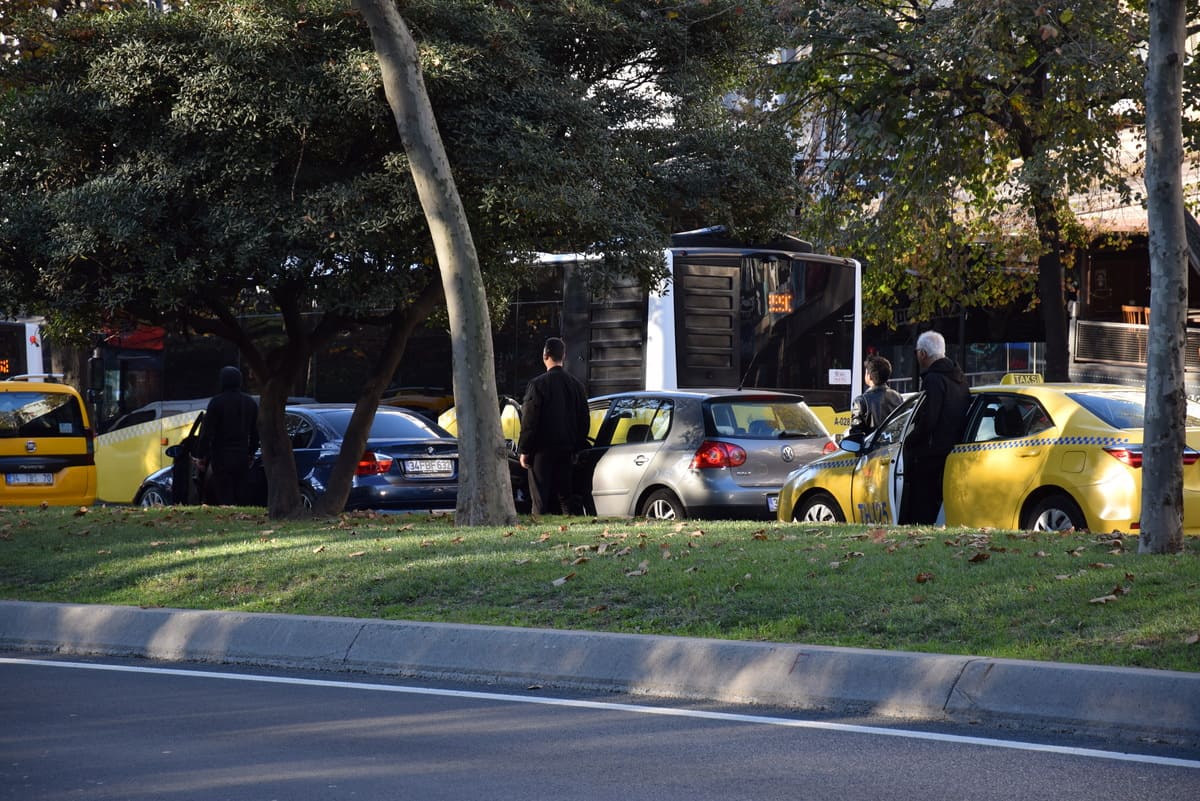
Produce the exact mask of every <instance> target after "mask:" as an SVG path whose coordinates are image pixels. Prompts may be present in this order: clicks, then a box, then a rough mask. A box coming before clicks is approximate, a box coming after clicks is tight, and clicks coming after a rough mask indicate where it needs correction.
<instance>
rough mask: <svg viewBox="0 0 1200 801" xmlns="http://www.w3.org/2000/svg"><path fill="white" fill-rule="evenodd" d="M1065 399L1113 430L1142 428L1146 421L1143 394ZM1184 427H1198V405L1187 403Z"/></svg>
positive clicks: (1074, 394) (1084, 395)
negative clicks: (1085, 410) (1076, 404)
mask: <svg viewBox="0 0 1200 801" xmlns="http://www.w3.org/2000/svg"><path fill="white" fill-rule="evenodd" d="M1067 397H1068V398H1070V399H1071V400H1073V401H1075V402H1076V403H1078V404H1079V405H1080V406H1082V407H1083V408H1085V409H1087V410H1088V411H1089V412H1091V413H1092V414H1094V415H1096V416H1097V417H1099V418H1100V419H1101V420H1103V421H1104V422H1105V423H1107V424H1108V425H1110V426H1112V427H1113V428H1142V427H1143V426H1145V424H1146V423H1145V419H1146V396H1145V394H1144V393H1143V392H1141V391H1140V390H1139V391H1135V392H1129V391H1125V392H1120V391H1114V392H1068V393H1067ZM1184 425H1186V426H1187V427H1188V428H1196V427H1198V426H1200V405H1197V404H1196V403H1195V402H1193V401H1188V404H1187V413H1186V417H1185V422H1184Z"/></svg>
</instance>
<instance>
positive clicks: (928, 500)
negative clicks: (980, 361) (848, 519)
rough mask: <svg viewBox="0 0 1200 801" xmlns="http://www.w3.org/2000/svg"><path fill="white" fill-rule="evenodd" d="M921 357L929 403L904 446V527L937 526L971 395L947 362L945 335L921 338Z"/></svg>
mask: <svg viewBox="0 0 1200 801" xmlns="http://www.w3.org/2000/svg"><path fill="white" fill-rule="evenodd" d="M916 351H917V353H916V355H917V363H918V364H919V365H920V366H921V391H922V392H923V393H924V398H922V400H921V403H920V405H919V406H918V407H917V411H916V413H914V414H913V420H912V427H911V428H910V429H909V433H908V437H906V438H905V440H904V498H903V500H902V501H901V504H900V522H901V523H917V524H930V523H936V522H937V518H938V512H939V511H940V510H941V508H942V478H943V476H944V474H945V471H946V457H947V456H949V455H950V451H951V449H953V448H954V446H955V445H957V444H958V442H959V440H961V439H962V433H963V427H964V426H965V424H966V420H967V408H968V406H969V405H970V403H971V393H970V390H969V388H968V387H967V379H966V376H964V375H963V371H962V370H961V369H959V367H958V365H957V364H955V363H954V362H953V361H952V360H951V359H949V358H948V357H947V356H946V340H945V338H944V337H942V335H941V334H939V333H937V332H936V331H926V332H925V333H923V334H921V335H920V336H919V337H917V345H916Z"/></svg>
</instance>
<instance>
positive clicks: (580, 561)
mask: <svg viewBox="0 0 1200 801" xmlns="http://www.w3.org/2000/svg"><path fill="white" fill-rule="evenodd" d="M587 561H589V560H588V558H587V557H586V556H580V557H577V558H576V559H575V561H574V562H571V564H573V565H582V564H583V563H584V562H587Z"/></svg>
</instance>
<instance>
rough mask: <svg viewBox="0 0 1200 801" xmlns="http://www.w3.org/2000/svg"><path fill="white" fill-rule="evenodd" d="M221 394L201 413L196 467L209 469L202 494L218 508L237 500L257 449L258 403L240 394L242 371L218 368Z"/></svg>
mask: <svg viewBox="0 0 1200 801" xmlns="http://www.w3.org/2000/svg"><path fill="white" fill-rule="evenodd" d="M220 385H221V391H220V392H219V393H218V394H216V395H214V396H213V398H212V400H210V401H209V402H208V408H207V409H205V410H204V422H203V424H202V426H201V432H200V448H199V456H200V459H199V465H198V466H199V468H200V472H201V474H203V472H204V470H205V468H206V467H207V468H211V470H212V472H211V473H210V474H209V476H208V479H207V481H206V482H205V488H206V492H205V495H207V496H208V498H209V499H210V500H211V501H212V502H213V503H215V504H217V505H218V506H232V505H234V504H236V503H237V502H238V501H239V500H241V498H240V497H239V491H244V488H245V487H246V485H247V482H248V479H249V475H250V463H251V461H252V460H253V459H254V452H255V451H256V450H258V404H257V403H255V402H254V398H252V397H250V396H249V395H247V394H246V393H244V392H242V372H241V371H240V370H238V369H237V368H236V367H232V366H228V367H222V368H221V377H220Z"/></svg>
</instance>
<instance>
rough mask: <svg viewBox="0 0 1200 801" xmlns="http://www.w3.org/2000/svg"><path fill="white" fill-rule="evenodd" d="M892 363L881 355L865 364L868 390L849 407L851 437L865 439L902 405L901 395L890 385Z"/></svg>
mask: <svg viewBox="0 0 1200 801" xmlns="http://www.w3.org/2000/svg"><path fill="white" fill-rule="evenodd" d="M891 377H892V363H891V362H889V361H888V360H887V359H885V358H883V357H882V356H871V357H868V358H867V361H866V364H864V365H863V380H865V381H866V382H867V386H868V387H869V389H868V390H867V391H866V392H864V393H863V394H861V395H859V396H858V397H857V398H855V399H854V401H853V402H851V404H850V431H849V432H848V433H849V435H850V436H857V437H865V436H866V435H867V434H870V433H871V432H872V431H874V430H875V429H877V428H879V424H880V423H882V422H883V421H884V418H886V417H887V416H888V415H889V414H891V413H892V410H893V409H895V408H896V407H897V406H899V405H900V402H901V401H902V400H903V398H901V397H900V393H899V392H897V391H896V390H894V389H892V388H891V387H889V386H888V379H889V378H891Z"/></svg>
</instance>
